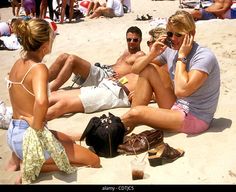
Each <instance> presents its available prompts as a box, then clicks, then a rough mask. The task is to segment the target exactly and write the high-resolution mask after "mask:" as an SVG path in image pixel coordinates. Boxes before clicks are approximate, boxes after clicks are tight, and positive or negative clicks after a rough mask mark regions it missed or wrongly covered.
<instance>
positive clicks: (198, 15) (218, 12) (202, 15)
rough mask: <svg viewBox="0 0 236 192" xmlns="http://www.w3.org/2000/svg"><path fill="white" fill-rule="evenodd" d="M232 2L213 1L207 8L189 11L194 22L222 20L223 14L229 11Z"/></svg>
mask: <svg viewBox="0 0 236 192" xmlns="http://www.w3.org/2000/svg"><path fill="white" fill-rule="evenodd" d="M232 4H233V1H232V0H213V4H212V5H210V6H209V7H207V8H200V9H199V10H193V11H191V12H190V13H191V15H192V16H193V18H194V20H209V19H217V18H219V19H224V18H225V16H224V15H225V13H226V12H227V11H228V10H230V7H231V5H232Z"/></svg>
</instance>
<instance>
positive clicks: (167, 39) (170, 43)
mask: <svg viewBox="0 0 236 192" xmlns="http://www.w3.org/2000/svg"><path fill="white" fill-rule="evenodd" d="M164 44H165V45H167V47H169V48H171V47H172V41H171V39H170V37H167V38H166V39H165V41H164Z"/></svg>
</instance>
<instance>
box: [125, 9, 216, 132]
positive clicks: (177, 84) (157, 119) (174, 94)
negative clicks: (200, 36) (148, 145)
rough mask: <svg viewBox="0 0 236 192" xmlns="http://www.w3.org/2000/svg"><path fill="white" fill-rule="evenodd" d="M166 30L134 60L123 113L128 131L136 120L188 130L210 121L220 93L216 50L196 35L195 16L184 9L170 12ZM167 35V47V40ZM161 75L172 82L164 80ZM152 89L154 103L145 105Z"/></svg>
mask: <svg viewBox="0 0 236 192" xmlns="http://www.w3.org/2000/svg"><path fill="white" fill-rule="evenodd" d="M166 30H167V35H162V36H161V37H160V38H158V40H157V41H155V42H154V43H153V45H152V47H151V49H150V52H149V53H148V54H146V55H144V56H142V57H139V58H137V59H136V61H135V63H134V64H133V66H132V71H133V72H134V73H136V74H139V79H138V82H137V85H138V86H137V87H136V88H135V90H134V93H135V94H134V96H133V98H132V106H131V109H130V110H129V111H128V112H126V113H125V114H124V115H122V117H121V120H122V122H123V123H124V125H125V127H126V128H127V133H129V132H131V131H132V130H133V129H134V128H135V127H136V126H139V125H147V126H150V127H152V128H154V129H161V130H166V131H171V132H181V133H186V134H199V133H202V132H204V131H206V130H207V129H208V128H209V127H210V123H211V121H212V119H213V116H214V113H215V111H216V108H217V104H218V100H219V95H220V69H219V64H218V61H217V59H216V56H215V55H214V53H212V52H211V51H210V50H209V49H208V48H205V47H201V46H200V45H199V44H198V43H196V42H195V41H194V36H195V32H196V26H195V21H194V19H193V17H192V15H191V14H190V13H188V12H187V11H177V12H176V13H175V14H173V15H172V16H170V17H169V19H168V23H167V27H166ZM167 37H168V39H169V41H170V40H171V46H170V48H169V47H168V46H167V45H165V41H166V40H167ZM166 63H167V65H168V71H169V74H166V75H165V71H164V70H161V69H160V68H159V66H162V65H165V64H166ZM154 64H155V65H154ZM163 71H164V73H163ZM163 75H165V76H166V78H169V82H170V83H168V82H163V78H162V76H163ZM153 94H155V100H156V102H157V104H158V107H152V106H148V104H149V102H150V99H151V97H152V95H153Z"/></svg>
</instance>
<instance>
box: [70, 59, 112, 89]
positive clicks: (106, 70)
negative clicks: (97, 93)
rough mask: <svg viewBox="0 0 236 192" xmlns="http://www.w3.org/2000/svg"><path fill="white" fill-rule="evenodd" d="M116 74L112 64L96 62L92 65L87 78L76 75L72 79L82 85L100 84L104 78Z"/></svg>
mask: <svg viewBox="0 0 236 192" xmlns="http://www.w3.org/2000/svg"><path fill="white" fill-rule="evenodd" d="M114 74H115V72H114V71H113V69H112V68H111V66H109V65H100V64H99V63H96V64H95V65H91V67H90V72H89V75H88V77H87V79H83V78H82V77H81V76H80V75H75V76H74V78H73V79H72V81H73V82H75V83H76V84H78V85H79V86H80V87H86V86H98V85H99V84H100V83H101V81H102V80H103V79H104V78H109V77H112V76H113V75H114Z"/></svg>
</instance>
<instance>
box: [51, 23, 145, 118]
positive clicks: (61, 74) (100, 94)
mask: <svg viewBox="0 0 236 192" xmlns="http://www.w3.org/2000/svg"><path fill="white" fill-rule="evenodd" d="M126 40H127V45H128V50H125V51H124V53H123V54H122V55H121V56H120V57H119V58H118V60H117V61H116V63H115V64H113V65H109V66H108V65H100V64H99V63H96V64H95V65H92V64H91V63H89V62H88V61H86V60H84V59H82V58H80V57H78V56H76V55H69V54H62V55H61V56H59V57H58V59H57V60H56V61H55V62H54V63H53V64H52V66H51V67H50V68H49V74H50V75H49V76H50V78H49V81H50V82H51V83H50V89H51V91H54V92H52V94H51V96H50V98H49V105H50V107H49V109H48V113H47V119H48V120H51V119H53V118H57V117H60V116H62V115H64V114H67V113H75V112H82V113H92V112H95V111H100V110H105V109H110V108H115V107H128V106H130V101H131V98H130V96H131V95H132V94H129V92H130V91H131V90H133V89H134V86H135V84H136V80H137V78H138V77H137V75H135V74H132V73H131V68H132V65H133V63H134V61H135V59H136V58H138V57H140V56H143V55H144V52H142V51H141V49H140V43H141V41H142V32H141V30H140V29H139V28H138V27H136V26H133V27H130V28H129V29H128V30H127V32H126ZM72 73H73V74H75V76H74V78H73V81H74V83H73V84H75V83H76V84H78V85H79V87H80V89H72V90H64V91H62V90H60V91H56V90H58V89H59V88H60V87H61V86H62V85H63V84H64V83H65V82H66V81H67V80H68V79H69V78H70V76H71V74H72Z"/></svg>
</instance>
